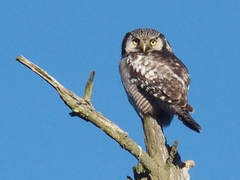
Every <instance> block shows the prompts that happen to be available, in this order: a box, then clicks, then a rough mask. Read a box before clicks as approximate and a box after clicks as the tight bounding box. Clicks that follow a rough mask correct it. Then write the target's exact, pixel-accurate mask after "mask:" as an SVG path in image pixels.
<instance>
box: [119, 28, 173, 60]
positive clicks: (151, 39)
mask: <svg viewBox="0 0 240 180" xmlns="http://www.w3.org/2000/svg"><path fill="white" fill-rule="evenodd" d="M152 51H160V52H163V51H170V52H172V49H171V46H170V44H169V43H168V41H167V40H166V38H165V37H164V35H163V34H161V33H159V32H158V31H156V30H154V29H136V30H134V31H131V32H128V33H127V34H126V35H125V37H124V38H123V42H122V56H123V57H124V56H126V55H128V54H129V53H131V52H140V53H146V54H147V53H149V52H152Z"/></svg>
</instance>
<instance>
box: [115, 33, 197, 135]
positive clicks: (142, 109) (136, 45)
mask: <svg viewBox="0 0 240 180" xmlns="http://www.w3.org/2000/svg"><path fill="white" fill-rule="evenodd" d="M119 70H120V75H121V80H122V83H123V86H124V88H125V91H126V93H127V96H128V100H129V102H130V103H131V105H132V106H133V107H134V109H135V111H136V112H137V114H138V115H139V116H140V117H141V119H142V120H144V118H145V117H146V116H151V117H153V118H154V119H156V120H157V122H158V124H159V125H160V126H161V127H162V128H163V127H165V126H169V125H170V123H171V121H172V119H173V116H174V115H176V116H177V117H178V119H179V120H180V121H181V122H182V123H183V124H184V125H186V126H187V127H188V128H190V129H192V130H194V131H196V132H200V130H201V126H200V125H199V124H198V123H197V122H196V121H194V119H193V118H192V117H191V115H190V114H189V113H192V112H193V111H194V109H193V108H192V106H191V105H189V104H188V97H187V94H188V89H189V83H190V77H189V74H188V70H187V68H186V66H185V65H184V64H183V63H182V62H181V61H180V60H179V59H178V58H177V57H176V56H175V55H174V53H173V51H172V49H171V46H170V44H169V43H168V41H167V40H166V38H165V37H164V35H163V34H161V33H159V32H158V31H156V30H153V29H136V30H134V31H132V32H129V33H127V34H126V35H125V37H124V39H123V42H122V59H121V61H120V64H119Z"/></svg>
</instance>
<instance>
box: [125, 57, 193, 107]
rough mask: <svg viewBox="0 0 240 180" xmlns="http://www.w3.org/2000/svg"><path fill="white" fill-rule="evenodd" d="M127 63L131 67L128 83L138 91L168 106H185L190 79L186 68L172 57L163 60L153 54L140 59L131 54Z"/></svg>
mask: <svg viewBox="0 0 240 180" xmlns="http://www.w3.org/2000/svg"><path fill="white" fill-rule="evenodd" d="M133 59H135V60H133ZM128 62H129V65H130V66H132V70H131V72H130V81H131V82H132V83H135V84H136V85H137V86H138V87H139V88H140V89H143V90H144V91H145V92H147V93H148V94H149V95H151V96H154V97H156V98H159V99H161V100H162V101H165V102H168V103H170V104H177V105H179V106H181V107H186V106H187V104H188V103H187V92H188V86H189V82H190V77H189V75H188V70H187V68H186V67H185V66H184V64H183V63H182V62H181V61H180V60H178V59H177V58H176V57H175V56H174V55H172V57H171V58H169V57H168V58H164V57H161V56H159V55H158V54H153V53H152V54H149V55H148V56H141V57H139V56H138V57H134V54H133V56H132V57H130V58H129V61H127V63H128Z"/></svg>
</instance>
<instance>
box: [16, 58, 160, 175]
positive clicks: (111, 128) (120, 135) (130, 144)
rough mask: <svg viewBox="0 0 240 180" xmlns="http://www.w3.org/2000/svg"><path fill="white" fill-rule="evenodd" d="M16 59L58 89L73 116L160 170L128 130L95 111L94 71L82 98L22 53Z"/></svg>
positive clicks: (149, 168) (144, 162)
mask: <svg viewBox="0 0 240 180" xmlns="http://www.w3.org/2000/svg"><path fill="white" fill-rule="evenodd" d="M16 60H17V61H19V62H20V63H22V64H23V65H25V66H26V67H28V68H29V69H31V70H32V71H33V72H35V73H37V74H38V75H39V76H41V77H42V78H43V79H44V80H45V81H47V82H48V83H49V84H50V85H51V86H52V87H53V88H54V89H56V91H57V92H58V94H59V95H60V97H61V99H62V100H63V101H64V103H65V104H66V105H67V106H68V107H69V108H70V109H71V110H72V111H73V112H72V113H71V115H72V116H78V117H80V118H82V119H85V120H87V121H90V122H91V123H92V124H94V125H95V126H97V127H98V128H100V129H101V130H103V131H104V132H105V133H106V134H107V135H108V136H110V137H111V138H112V139H114V140H115V141H116V142H118V143H119V144H120V145H121V147H123V148H124V149H125V150H127V151H128V152H130V153H131V154H132V155H133V156H134V157H136V158H137V159H138V160H139V161H140V162H142V163H143V165H144V166H145V168H146V169H148V170H149V171H158V169H157V168H156V167H157V166H156V163H155V161H153V159H152V158H151V157H150V156H149V155H148V154H147V153H146V152H145V151H143V150H142V148H141V147H140V146H139V145H138V144H137V143H136V142H135V141H133V140H132V139H131V138H130V137H129V136H128V134H127V133H126V132H124V131H123V130H122V129H120V128H119V127H118V126H117V125H116V124H114V123H113V122H111V121H110V120H108V119H107V118H106V117H104V116H103V115H102V114H100V113H99V112H97V111H95V109H94V108H93V106H92V105H91V104H90V103H89V101H90V99H91V91H92V81H93V77H94V72H92V73H91V75H90V78H89V81H88V83H87V85H86V90H85V95H84V98H80V97H78V96H77V95H75V94H74V93H73V92H71V91H69V90H67V89H66V88H64V87H63V86H62V85H61V84H60V83H59V82H58V81H57V80H56V79H54V78H53V77H52V76H50V75H49V74H48V73H47V72H46V71H44V70H42V69H41V68H39V67H38V66H36V65H35V64H33V63H32V62H30V61H29V60H27V59H26V58H25V57H23V56H21V55H20V56H18V57H17V58H16Z"/></svg>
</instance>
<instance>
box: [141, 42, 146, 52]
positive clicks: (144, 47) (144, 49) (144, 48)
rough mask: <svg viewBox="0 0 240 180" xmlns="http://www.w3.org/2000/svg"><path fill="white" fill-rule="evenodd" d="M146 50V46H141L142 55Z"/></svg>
mask: <svg viewBox="0 0 240 180" xmlns="http://www.w3.org/2000/svg"><path fill="white" fill-rule="evenodd" d="M146 48H147V45H146V44H145V43H144V44H143V46H142V50H143V52H144V53H145V51H146Z"/></svg>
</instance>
